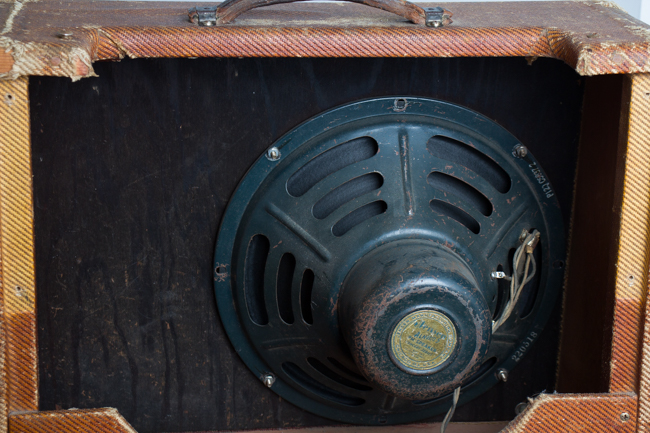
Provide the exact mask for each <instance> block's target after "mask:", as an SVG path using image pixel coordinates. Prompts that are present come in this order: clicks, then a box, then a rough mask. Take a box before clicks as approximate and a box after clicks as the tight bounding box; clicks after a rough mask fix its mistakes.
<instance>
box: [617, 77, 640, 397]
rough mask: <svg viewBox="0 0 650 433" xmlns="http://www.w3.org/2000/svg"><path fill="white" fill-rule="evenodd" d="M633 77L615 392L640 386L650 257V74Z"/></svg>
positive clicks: (620, 256) (621, 240) (620, 252)
mask: <svg viewBox="0 0 650 433" xmlns="http://www.w3.org/2000/svg"><path fill="white" fill-rule="evenodd" d="M631 80H632V82H631V99H630V111H629V127H628V138H627V151H626V160H625V178H624V185H623V200H622V205H621V228H620V235H619V236H620V237H619V246H618V258H617V263H616V269H617V271H616V272H617V273H616V294H615V304H614V324H613V338H612V356H611V364H610V386H609V390H610V392H626V391H636V390H637V378H638V373H639V371H638V367H639V366H638V363H639V361H638V360H639V357H640V352H639V347H640V339H641V330H642V327H643V312H644V307H645V303H646V292H647V274H648V262H649V261H650V201H649V198H650V153H648V134H649V133H650V100H649V99H648V96H649V95H650V75H647V74H643V75H634V76H632V77H631Z"/></svg>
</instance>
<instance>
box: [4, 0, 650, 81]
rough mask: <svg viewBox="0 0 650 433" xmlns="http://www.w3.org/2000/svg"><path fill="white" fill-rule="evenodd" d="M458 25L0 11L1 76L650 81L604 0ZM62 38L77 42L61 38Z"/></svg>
mask: <svg viewBox="0 0 650 433" xmlns="http://www.w3.org/2000/svg"><path fill="white" fill-rule="evenodd" d="M422 6H424V7H427V6H442V7H444V8H445V9H446V10H449V11H451V12H452V13H453V14H454V23H453V24H452V25H449V26H445V27H443V28H440V29H434V28H425V27H422V26H418V25H414V24H412V23H409V22H407V21H405V20H404V19H403V18H401V17H399V16H396V15H393V14H390V13H388V12H385V11H382V10H378V9H373V8H368V7H367V6H362V5H357V4H322V3H321V4H289V5H273V6H269V7H267V8H261V9H255V10H252V11H249V12H247V13H245V14H243V15H242V16H240V17H238V18H237V20H235V22H234V23H232V24H224V25H217V26H213V27H198V26H197V25H195V24H192V23H191V22H189V19H188V17H187V9H188V4H187V3H153V2H142V3H126V2H87V1H70V0H68V1H61V2H58V1H57V2H54V1H41V2H21V3H18V2H16V3H13V4H11V3H0V19H2V22H3V23H4V25H3V26H2V31H0V47H2V48H4V50H5V51H7V53H9V54H10V55H11V58H8V56H7V55H6V54H5V55H3V57H2V58H0V78H15V77H17V76H20V75H57V76H68V77H72V78H73V79H78V78H81V77H86V76H92V75H93V70H92V62H93V61H96V60H108V59H120V58H123V57H126V56H128V57H133V58H136V57H202V56H206V57H207V56H215V57H288V56H300V57H469V56H529V57H539V56H544V57H552V58H557V59H561V60H563V61H565V62H567V63H568V64H569V65H570V66H572V67H573V68H575V69H576V70H577V71H578V72H579V73H580V74H582V75H598V74H613V73H637V72H648V71H650V28H649V27H648V26H647V25H645V24H643V23H642V22H641V21H638V20H636V19H634V18H632V17H630V16H629V15H627V14H625V13H624V12H622V11H621V10H620V9H619V8H618V7H617V6H616V5H615V4H614V3H610V2H606V1H593V2H592V1H571V2H527V3H523V2H522V3H518V2H514V3H492V2H487V3H440V4H435V5H433V4H422ZM61 29H67V30H71V31H72V32H73V36H72V37H70V38H69V39H60V38H57V36H56V34H57V32H59V31H60V30H61Z"/></svg>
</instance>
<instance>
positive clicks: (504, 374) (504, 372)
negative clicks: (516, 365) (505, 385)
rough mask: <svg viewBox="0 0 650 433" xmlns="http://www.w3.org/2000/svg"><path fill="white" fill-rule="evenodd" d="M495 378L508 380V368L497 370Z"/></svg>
mask: <svg viewBox="0 0 650 433" xmlns="http://www.w3.org/2000/svg"><path fill="white" fill-rule="evenodd" d="M497 379H499V380H500V381H501V382H507V381H508V370H506V369H505V368H500V369H498V370H497Z"/></svg>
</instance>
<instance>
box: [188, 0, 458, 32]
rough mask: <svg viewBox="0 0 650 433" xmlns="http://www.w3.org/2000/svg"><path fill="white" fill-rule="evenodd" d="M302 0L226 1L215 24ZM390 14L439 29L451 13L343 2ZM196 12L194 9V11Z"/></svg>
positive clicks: (395, 0) (372, 0)
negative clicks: (381, 10) (260, 8)
mask: <svg viewBox="0 0 650 433" xmlns="http://www.w3.org/2000/svg"><path fill="white" fill-rule="evenodd" d="M295 1H304V0H226V1H224V2H223V3H221V4H220V5H219V6H218V7H217V8H216V24H228V23H231V22H233V21H234V20H235V18H237V17H238V16H239V15H241V14H243V13H244V12H246V11H249V10H251V9H254V8H259V7H262V6H269V5H275V4H280V3H293V2H295ZM345 1H349V2H353V3H360V4H364V5H367V6H372V7H375V8H379V9H383V10H385V11H387V12H392V13H394V14H397V15H399V16H402V17H404V18H406V19H407V20H409V21H411V22H413V23H415V24H420V25H425V24H426V25H427V26H432V27H439V26H442V25H446V24H449V23H451V19H450V18H451V15H452V14H451V12H449V11H446V10H444V9H442V8H427V9H423V8H421V7H420V6H417V5H415V4H413V3H410V2H408V1H406V0H345ZM194 12H196V8H195V9H194ZM193 15H194V14H193V13H192V11H190V19H191V20H192V21H193V22H194V18H195V15H194V16H193Z"/></svg>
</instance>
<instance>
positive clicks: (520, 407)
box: [515, 401, 528, 415]
mask: <svg viewBox="0 0 650 433" xmlns="http://www.w3.org/2000/svg"><path fill="white" fill-rule="evenodd" d="M527 407H528V403H526V402H523V401H522V402H521V403H519V404H518V405H517V406H515V413H516V414H517V415H519V414H520V413H522V412H523V411H525V410H526V408H527Z"/></svg>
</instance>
